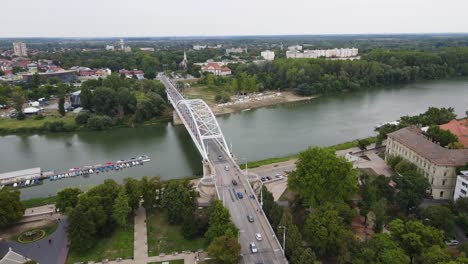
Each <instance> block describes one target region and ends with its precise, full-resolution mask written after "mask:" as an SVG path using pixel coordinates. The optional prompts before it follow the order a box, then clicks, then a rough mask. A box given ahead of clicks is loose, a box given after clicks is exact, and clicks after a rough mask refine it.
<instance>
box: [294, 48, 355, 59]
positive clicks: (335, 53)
mask: <svg viewBox="0 0 468 264" xmlns="http://www.w3.org/2000/svg"><path fill="white" fill-rule="evenodd" d="M289 48H290V47H288V50H287V51H286V58H288V59H297V58H309V59H316V58H321V57H325V58H353V57H356V56H357V55H358V53H359V51H358V49H357V48H345V49H327V50H304V52H300V50H298V49H289Z"/></svg>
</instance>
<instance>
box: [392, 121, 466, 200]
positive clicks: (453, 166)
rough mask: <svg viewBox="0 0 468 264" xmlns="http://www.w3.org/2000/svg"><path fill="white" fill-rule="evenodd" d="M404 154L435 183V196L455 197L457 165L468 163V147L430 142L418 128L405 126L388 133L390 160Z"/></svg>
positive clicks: (404, 156)
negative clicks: (446, 146)
mask: <svg viewBox="0 0 468 264" xmlns="http://www.w3.org/2000/svg"><path fill="white" fill-rule="evenodd" d="M389 156H400V157H402V158H403V159H405V160H407V161H409V162H411V163H413V164H415V165H416V166H417V167H418V169H419V170H420V172H421V173H422V174H423V175H424V176H425V177H426V178H427V179H428V180H429V182H430V184H431V194H432V197H433V198H434V199H451V198H452V197H453V195H454V190H455V184H456V179H457V173H456V171H457V167H460V166H464V165H465V164H467V163H468V149H447V148H443V147H441V146H440V145H438V144H436V143H434V142H432V141H430V140H429V139H427V138H426V137H424V135H423V134H422V131H421V129H420V128H418V127H407V128H402V129H400V130H398V131H395V132H393V133H390V134H388V138H387V146H386V159H387V158H388V157H389Z"/></svg>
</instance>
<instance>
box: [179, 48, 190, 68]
mask: <svg viewBox="0 0 468 264" xmlns="http://www.w3.org/2000/svg"><path fill="white" fill-rule="evenodd" d="M187 65H188V60H187V53H185V50H184V59H183V60H182V61H181V62H180V67H181V68H184V69H186V68H187Z"/></svg>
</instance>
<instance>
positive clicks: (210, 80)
mask: <svg viewBox="0 0 468 264" xmlns="http://www.w3.org/2000/svg"><path fill="white" fill-rule="evenodd" d="M206 85H207V86H208V88H213V87H214V86H215V83H214V77H213V74H207V75H206Z"/></svg>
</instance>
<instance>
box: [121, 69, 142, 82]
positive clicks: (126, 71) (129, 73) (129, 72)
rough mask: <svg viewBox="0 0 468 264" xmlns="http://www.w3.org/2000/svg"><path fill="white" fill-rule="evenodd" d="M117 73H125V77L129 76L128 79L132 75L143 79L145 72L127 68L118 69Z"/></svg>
mask: <svg viewBox="0 0 468 264" xmlns="http://www.w3.org/2000/svg"><path fill="white" fill-rule="evenodd" d="M119 74H120V75H122V74H123V75H125V77H126V78H129V79H130V78H133V77H135V78H136V79H138V80H143V79H145V77H144V75H145V73H144V72H143V71H139V70H133V71H128V70H125V69H123V70H120V71H119Z"/></svg>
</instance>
